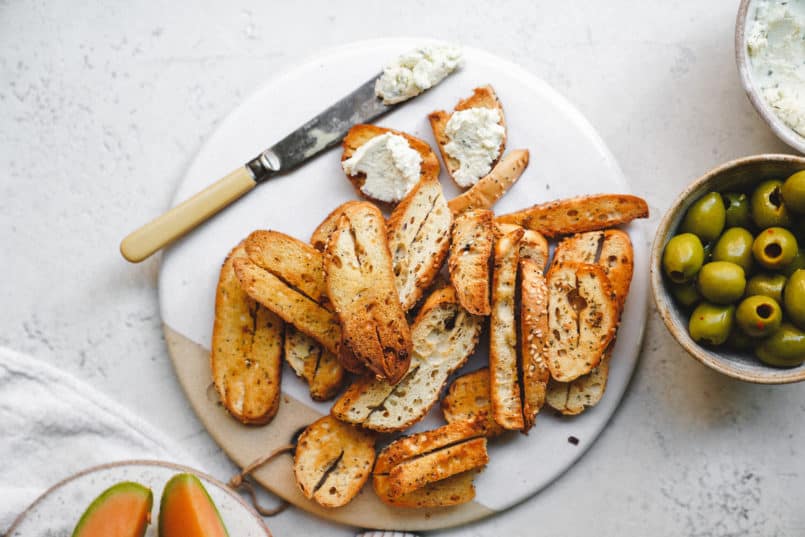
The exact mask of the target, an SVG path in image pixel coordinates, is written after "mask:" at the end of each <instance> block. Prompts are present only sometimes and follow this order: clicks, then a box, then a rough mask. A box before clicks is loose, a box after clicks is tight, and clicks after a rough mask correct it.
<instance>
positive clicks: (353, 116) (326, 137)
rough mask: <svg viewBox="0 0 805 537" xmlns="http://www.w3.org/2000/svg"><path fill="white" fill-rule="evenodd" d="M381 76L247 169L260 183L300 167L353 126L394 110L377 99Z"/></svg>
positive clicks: (335, 105) (253, 161)
mask: <svg viewBox="0 0 805 537" xmlns="http://www.w3.org/2000/svg"><path fill="white" fill-rule="evenodd" d="M381 74H382V73H378V74H377V75H376V76H375V77H374V78H372V79H370V80H369V81H367V82H366V83H365V84H363V85H361V86H360V87H359V88H358V89H356V90H355V91H353V92H352V93H350V94H349V95H347V96H346V97H344V98H343V99H341V100H340V101H338V102H337V103H335V104H333V105H332V106H330V107H329V108H328V109H327V110H325V111H323V112H322V113H320V114H319V115H317V116H316V117H314V118H313V119H311V120H310V121H307V122H306V123H305V124H304V125H302V126H301V127H299V128H298V129H296V130H295V131H293V132H292V133H290V134H289V135H288V136H286V137H285V138H283V139H282V140H280V141H279V142H277V143H276V144H274V145H273V146H271V147H270V148H268V149H266V150H265V151H263V152H262V153H261V154H260V155H258V156H257V157H256V158H255V159H253V160H252V161H250V162H249V164H247V166H250V167H252V166H254V168H252V170H253V171H254V172H255V179H256V180H257V181H258V182H260V181H263V180H265V179H268V178H269V177H272V176H273V175H276V174H277V173H282V172H286V171H288V170H292V169H294V168H296V167H297V166H299V165H300V164H302V163H303V162H305V161H306V160H308V159H310V158H313V157H314V156H316V155H318V154H319V153H321V152H322V151H324V150H326V149H329V148H330V147H332V146H333V145H335V144H337V143H339V142H340V141H341V140H343V138H344V136H345V135H346V134H347V132H348V131H349V129H350V128H351V127H352V126H353V125H357V124H359V123H370V122H372V121H373V120H375V119H377V118H379V117H380V116H382V115H383V114H385V113H387V112H389V111H390V110H392V109H393V108H394V107H395V106H396V105H388V104H383V101H382V99H380V98H378V97H377V96H375V81H376V80H377V78H379V77H380V75H381ZM255 161H257V162H255ZM252 163H255V164H254V165H253V164H252ZM260 168H262V170H261V169H260ZM263 170H264V171H263Z"/></svg>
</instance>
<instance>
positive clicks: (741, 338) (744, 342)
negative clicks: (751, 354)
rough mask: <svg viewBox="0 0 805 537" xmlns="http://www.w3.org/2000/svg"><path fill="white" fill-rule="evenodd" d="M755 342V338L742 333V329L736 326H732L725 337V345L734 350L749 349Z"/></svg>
mask: <svg viewBox="0 0 805 537" xmlns="http://www.w3.org/2000/svg"><path fill="white" fill-rule="evenodd" d="M736 324H737V323H736ZM756 343H757V340H756V339H753V338H751V337H749V336H747V335H746V334H744V332H743V330H741V329H740V328H738V327H737V326H733V327H732V330H731V331H730V335H729V336H728V337H727V346H728V347H729V348H731V349H733V350H736V351H751V350H752V348H753V347H754V346H755V344H756Z"/></svg>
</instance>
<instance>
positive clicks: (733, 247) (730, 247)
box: [713, 227, 754, 273]
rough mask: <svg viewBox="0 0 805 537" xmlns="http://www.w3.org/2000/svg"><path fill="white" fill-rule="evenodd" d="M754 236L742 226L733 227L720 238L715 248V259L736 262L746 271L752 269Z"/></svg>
mask: <svg viewBox="0 0 805 537" xmlns="http://www.w3.org/2000/svg"><path fill="white" fill-rule="evenodd" d="M753 242H754V237H752V234H751V233H749V231H747V230H746V229H744V228H742V227H731V228H729V229H728V230H727V231H725V232H724V234H723V235H721V237H719V238H718V242H716V245H715V247H714V248H713V261H729V262H730V263H735V264H736V265H738V266H739V267H741V268H742V269H744V272H746V273H749V272H750V271H751V270H752V243H753Z"/></svg>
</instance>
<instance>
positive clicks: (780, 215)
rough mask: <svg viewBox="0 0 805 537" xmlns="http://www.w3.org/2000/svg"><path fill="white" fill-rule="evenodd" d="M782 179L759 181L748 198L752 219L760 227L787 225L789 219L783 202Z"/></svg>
mask: <svg viewBox="0 0 805 537" xmlns="http://www.w3.org/2000/svg"><path fill="white" fill-rule="evenodd" d="M782 186H783V182H782V181H764V182H762V183H760V184H759V185H758V186H757V188H755V190H754V192H752V197H751V198H750V201H749V203H750V206H751V208H752V220H753V221H754V222H755V225H756V226H757V227H759V228H761V229H764V228H767V227H773V226H788V225H790V223H791V219H790V217H789V216H788V210H787V209H786V207H785V204H784V203H783V195H782V192H781V190H780V189H781V188H782Z"/></svg>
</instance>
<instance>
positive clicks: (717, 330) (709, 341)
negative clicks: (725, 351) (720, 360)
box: [688, 302, 735, 345]
mask: <svg viewBox="0 0 805 537" xmlns="http://www.w3.org/2000/svg"><path fill="white" fill-rule="evenodd" d="M734 318H735V306H732V305H727V306H723V305H720V304H711V303H709V302H702V303H701V304H699V305H698V306H697V307H696V309H695V310H693V313H692V314H691V315H690V320H689V321H688V332H690V337H692V338H693V341H695V342H697V343H702V344H705V345H721V344H722V343H724V342H725V341H727V337H728V336H729V334H730V331H731V330H732V325H733V322H734Z"/></svg>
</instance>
